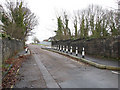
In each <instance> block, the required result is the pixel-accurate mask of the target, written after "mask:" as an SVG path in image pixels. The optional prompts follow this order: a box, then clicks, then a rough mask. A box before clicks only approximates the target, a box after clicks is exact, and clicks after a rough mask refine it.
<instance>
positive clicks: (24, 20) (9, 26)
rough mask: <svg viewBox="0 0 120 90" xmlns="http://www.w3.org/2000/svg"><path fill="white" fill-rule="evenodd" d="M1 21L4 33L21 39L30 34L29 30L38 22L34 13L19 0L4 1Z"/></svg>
mask: <svg viewBox="0 0 120 90" xmlns="http://www.w3.org/2000/svg"><path fill="white" fill-rule="evenodd" d="M5 10H6V11H5ZM2 22H3V24H4V28H3V31H4V33H5V34H7V35H9V36H10V37H12V38H15V39H20V40H23V41H25V40H26V38H27V37H28V36H29V35H31V34H32V33H31V31H32V30H33V29H34V27H35V26H36V25H37V24H38V22H37V18H36V16H35V14H34V13H32V12H31V11H30V9H29V8H28V7H27V6H25V5H24V2H23V1H21V0H17V1H15V2H13V1H11V0H8V1H6V7H5V9H4V8H3V12H2Z"/></svg>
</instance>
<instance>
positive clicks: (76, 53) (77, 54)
mask: <svg viewBox="0 0 120 90" xmlns="http://www.w3.org/2000/svg"><path fill="white" fill-rule="evenodd" d="M76 56H78V47H76Z"/></svg>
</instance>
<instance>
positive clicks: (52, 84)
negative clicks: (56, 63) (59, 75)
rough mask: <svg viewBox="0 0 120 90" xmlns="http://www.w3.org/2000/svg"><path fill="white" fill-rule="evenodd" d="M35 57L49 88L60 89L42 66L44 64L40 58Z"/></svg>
mask: <svg viewBox="0 0 120 90" xmlns="http://www.w3.org/2000/svg"><path fill="white" fill-rule="evenodd" d="M33 52H34V51H33ZM33 56H34V58H35V61H36V63H37V64H38V67H39V69H40V71H41V72H42V74H43V77H44V79H45V81H46V85H47V88H60V87H59V85H58V84H57V83H56V82H55V80H54V79H53V78H52V76H51V75H50V73H49V72H48V71H47V69H46V68H45V66H44V65H43V64H42V62H41V61H40V59H39V57H38V56H37V55H36V54H34V55H33Z"/></svg>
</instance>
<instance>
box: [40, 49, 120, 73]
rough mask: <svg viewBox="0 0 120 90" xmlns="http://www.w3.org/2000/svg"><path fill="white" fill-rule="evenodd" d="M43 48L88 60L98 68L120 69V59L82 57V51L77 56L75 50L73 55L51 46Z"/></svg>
mask: <svg viewBox="0 0 120 90" xmlns="http://www.w3.org/2000/svg"><path fill="white" fill-rule="evenodd" d="M42 48H43V47H42ZM43 49H49V50H51V51H54V52H57V53H59V54H63V55H68V56H70V57H72V58H75V59H80V60H82V61H83V62H86V63H88V64H91V65H93V66H95V67H98V68H102V69H110V70H118V71H120V67H119V65H120V60H113V59H107V58H97V57H93V56H88V55H85V57H84V58H82V55H81V54H80V53H79V54H78V55H77V56H76V54H75V53H74V52H72V55H71V54H70V52H68V53H66V51H64V52H63V51H60V50H57V49H53V48H50V47H49V48H47V47H45V48H43ZM119 74H120V73H119Z"/></svg>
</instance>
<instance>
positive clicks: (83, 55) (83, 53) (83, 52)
mask: <svg viewBox="0 0 120 90" xmlns="http://www.w3.org/2000/svg"><path fill="white" fill-rule="evenodd" d="M84 50H85V49H84V47H83V50H82V58H85V51H84Z"/></svg>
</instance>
